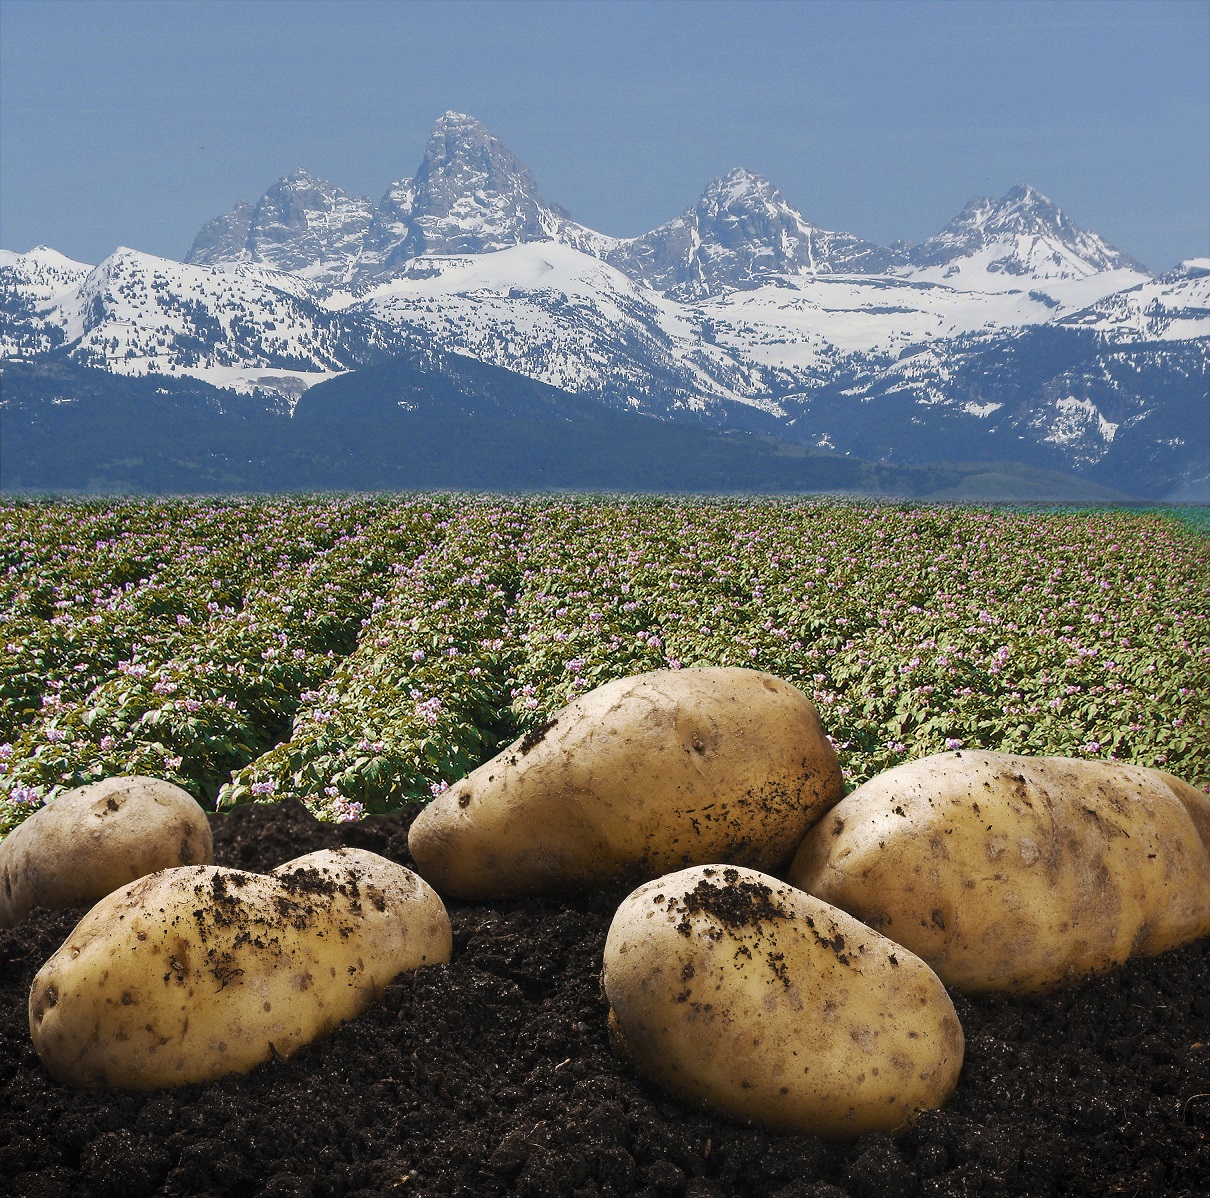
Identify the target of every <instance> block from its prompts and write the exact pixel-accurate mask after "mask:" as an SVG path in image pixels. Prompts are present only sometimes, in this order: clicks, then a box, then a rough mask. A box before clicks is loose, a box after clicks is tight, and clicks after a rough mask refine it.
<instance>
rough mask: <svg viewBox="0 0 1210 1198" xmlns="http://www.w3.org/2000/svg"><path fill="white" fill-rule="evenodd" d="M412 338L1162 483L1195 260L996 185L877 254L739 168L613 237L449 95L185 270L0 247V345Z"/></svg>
mask: <svg viewBox="0 0 1210 1198" xmlns="http://www.w3.org/2000/svg"><path fill="white" fill-rule="evenodd" d="M426 346H427V347H431V348H432V349H434V350H435V351H439V352H442V351H445V352H448V351H453V352H455V353H457V354H460V355H463V356H467V357H472V358H476V359H479V360H481V361H483V362H485V363H488V364H490V365H495V366H502V367H505V368H507V369H508V370H511V371H514V372H517V373H520V374H522V375H526V376H528V377H530V378H532V379H534V380H537V381H539V382H543V383H546V384H549V385H551V386H554V387H557V388H561V389H562V390H564V391H568V392H573V393H577V394H580V395H584V396H586V397H590V398H594V399H604V400H606V401H608V402H610V403H612V404H615V405H620V406H625V407H628V408H632V409H637V410H639V411H642V412H645V413H648V414H650V415H654V416H662V417H668V416H671V417H674V418H681V417H688V416H692V417H693V418H695V419H698V420H704V421H707V422H715V423H718V424H724V425H731V424H734V423H736V422H738V423H740V424H741V425H745V426H749V427H757V428H762V429H765V430H771V431H777V432H779V433H780V435H783V436H788V437H790V438H792V439H795V440H797V441H800V442H802V443H805V444H809V445H813V446H822V447H825V448H827V447H836V448H838V449H840V450H842V451H845V452H851V453H853V454H856V455H864V456H874V457H890V458H896V460H900V461H909V460H913V459H914V460H922V461H923V460H927V461H935V460H937V454H938V453H950V454H951V456H952V453H953V452H954V451H953V450H952V449H951V448H950V446H952V445H954V444H959V445H961V446H962V452H963V453H968V451H969V454H973V455H974V456H975V457H979V456H981V455H982V454H983V452H984V450H986V452H987V453H992V452H998V453H1000V455H1001V456H1002V457H1004V458H1005V459H1006V460H1022V461H1031V462H1035V463H1036V464H1041V465H1043V466H1045V467H1046V468H1047V469H1074V470H1077V471H1082V472H1086V473H1087V472H1093V473H1095V472H1096V471H1098V470H1100V471H1102V472H1104V471H1108V470H1110V467H1111V466H1112V467H1113V469H1115V470H1118V474H1119V475H1120V474H1122V471H1125V470H1126V469H1127V467H1126V466H1121V467H1120V468H1119V467H1118V466H1113V463H1114V462H1125V461H1126V459H1127V457H1129V459H1130V461H1131V462H1134V463H1135V464H1136V465H1137V463H1138V462H1141V461H1143V460H1144V459H1146V460H1147V462H1148V463H1150V464H1149V466H1148V469H1149V470H1153V469H1154V468H1155V463H1156V462H1162V461H1163V460H1164V457H1163V455H1164V452H1167V451H1165V450H1162V449H1158V448H1157V449H1155V452H1154V454H1152V456H1151V457H1147V454H1148V453H1151V450H1146V451H1144V449H1142V448H1138V447H1139V446H1144V445H1145V444H1147V445H1150V444H1152V442H1154V445H1155V446H1161V445H1166V446H1168V450H1170V451H1171V454H1172V456H1173V460H1174V461H1175V460H1176V459H1177V458H1180V459H1181V462H1182V463H1183V464H1181V465H1179V467H1178V466H1173V467H1172V469H1171V470H1170V471H1169V475H1171V477H1172V478H1173V479H1179V480H1185V482H1187V481H1189V480H1190V479H1193V480H1196V478H1197V477H1199V475H1198V471H1199V470H1202V467H1201V466H1200V465H1199V464H1198V463H1200V461H1201V458H1202V457H1205V456H1206V453H1205V452H1204V450H1203V449H1202V448H1198V447H1197V444H1196V443H1197V440H1198V432H1197V430H1198V428H1199V427H1200V426H1199V423H1198V422H1199V420H1200V412H1201V408H1199V404H1201V405H1202V407H1205V403H1204V402H1203V401H1204V395H1205V389H1206V387H1205V383H1206V377H1207V373H1208V369H1207V363H1208V362H1210V261H1208V260H1206V259H1194V260H1191V261H1190V262H1188V263H1185V264H1184V265H1183V266H1182V267H1181V268H1180V269H1178V270H1177V271H1174V272H1172V273H1170V274H1169V275H1165V276H1163V277H1162V278H1158V279H1156V278H1153V277H1152V276H1151V275H1150V274H1149V273H1148V272H1147V271H1146V270H1145V269H1144V268H1143V267H1141V266H1140V265H1139V264H1138V263H1137V262H1135V261H1134V260H1133V259H1131V258H1129V257H1128V256H1127V255H1125V254H1123V253H1121V252H1120V251H1118V250H1116V249H1114V248H1113V247H1111V246H1109V245H1107V244H1106V243H1105V241H1104V240H1103V239H1101V238H1100V237H1098V236H1097V235H1096V234H1095V233H1091V232H1087V231H1085V230H1083V229H1081V228H1079V227H1078V226H1077V225H1076V224H1075V223H1074V222H1073V221H1071V220H1070V218H1069V217H1067V216H1066V215H1065V214H1064V213H1063V212H1062V211H1061V210H1060V209H1059V208H1058V207H1057V206H1056V205H1055V204H1054V203H1053V202H1052V201H1050V200H1049V199H1047V198H1046V197H1045V196H1043V195H1041V194H1040V193H1038V192H1037V191H1035V190H1034V189H1032V188H1030V187H1028V186H1025V185H1021V186H1018V187H1015V188H1013V189H1012V190H1011V191H1009V192H1008V193H1007V194H1006V195H1005V196H1003V197H1002V198H1001V199H999V200H986V199H980V200H973V201H971V202H970V203H969V204H968V205H967V207H966V208H965V209H964V210H963V212H962V213H960V214H959V216H958V217H957V218H956V219H955V220H953V221H952V222H951V223H950V224H949V225H947V226H946V227H945V228H944V229H942V230H941V231H940V232H939V233H938V234H936V235H935V236H933V237H931V238H928V239H927V240H925V241H924V242H921V243H920V244H919V245H916V246H908V245H904V244H902V243H897V244H896V245H895V246H892V247H881V246H877V245H874V244H872V243H870V242H866V241H864V240H862V239H861V238H860V237H858V236H856V235H855V234H850V233H838V232H831V231H828V230H825V229H821V228H819V227H818V226H816V225H814V224H812V223H811V222H810V221H809V220H808V219H807V218H806V217H804V216H803V215H802V214H801V213H799V212H798V211H796V210H795V209H794V207H793V206H791V205H790V204H789V203H788V201H787V200H786V199H785V198H784V197H783V196H782V195H781V193H779V192H778V190H777V189H776V188H775V187H774V186H773V184H772V183H770V182H769V181H768V180H766V179H764V178H762V177H761V176H759V175H756V174H754V173H752V172H750V171H747V170H741V169H736V170H733V171H730V172H728V173H727V174H726V175H724V176H723V177H722V178H721V179H718V180H715V181H714V182H712V183H711V184H709V186H708V187H707V188H706V190H705V192H704V194H703V195H702V197H701V199H700V200H699V201H698V203H697V204H695V205H694V206H692V207H691V208H689V209H688V210H687V211H686V212H685V213H683V214H682V215H681V216H679V217H677V218H675V219H674V220H672V221H670V222H668V223H666V224H664V225H661V226H659V227H658V228H656V229H654V230H652V231H651V232H650V233H647V234H644V235H643V236H641V237H636V238H627V239H620V238H614V237H609V236H607V235H605V234H601V233H597V232H594V231H593V230H591V229H588V228H586V227H585V226H582V225H579V224H577V223H576V222H575V221H573V220H572V219H571V218H570V216H568V214H567V213H566V212H565V211H564V210H563V209H561V208H560V207H559V206H558V205H556V204H551V203H548V202H547V201H546V200H545V199H544V198H543V196H542V194H541V192H540V191H539V189H538V186H537V184H536V182H535V180H534V178H533V176H532V174H531V173H530V171H529V170H528V169H527V168H526V167H525V166H524V165H523V164H522V163H521V162H520V161H519V160H518V159H517V158H516V157H515V156H514V155H513V154H512V153H511V151H509V150H508V148H507V147H506V146H504V145H503V143H502V142H500V141H499V139H498V138H496V137H495V136H494V135H493V134H491V133H490V132H489V131H488V130H487V129H486V128H484V126H483V125H481V124H480V123H479V122H478V121H476V120H474V119H473V118H471V117H468V116H465V115H463V114H459V113H453V112H450V113H446V114H444V115H443V116H442V117H441V118H440V119H439V120H438V121H437V122H436V124H435V126H434V128H433V131H432V134H431V136H430V138H429V141H428V145H427V147H426V149H425V152H424V156H423V159H422V161H421V163H420V166H419V168H418V170H417V171H416V173H415V175H414V176H412V177H410V178H404V179H400V180H398V181H397V182H395V183H392V184H391V185H390V186H388V188H387V189H386V192H385V194H384V195H383V197H382V199H381V200H380V201H379V202H378V203H377V204H374V203H372V202H371V201H370V200H368V199H363V198H357V197H354V196H351V195H349V194H348V193H346V192H344V191H343V190H341V189H340V188H339V187H338V186H336V185H335V184H333V183H330V182H327V181H324V180H321V179H317V178H315V177H314V176H312V175H310V174H308V173H307V172H306V171H305V170H301V169H300V170H296V171H294V172H293V173H292V174H290V175H287V176H285V177H284V178H282V179H280V180H278V181H277V182H276V183H274V184H273V185H272V186H271V187H270V188H269V190H268V191H267V192H266V194H265V195H264V196H263V197H262V198H261V199H260V200H259V201H257V202H256V203H255V204H246V203H240V204H238V205H237V206H236V207H235V209H234V210H233V211H232V212H230V213H228V214H226V215H225V216H222V217H218V218H216V219H215V220H213V221H211V222H210V223H209V224H207V225H206V226H205V227H204V228H203V229H202V230H201V232H200V233H199V234H198V236H197V238H196V239H195V241H194V244H193V247H192V249H191V251H190V253H189V255H188V261H187V262H186V263H177V262H171V261H169V260H166V259H162V258H154V257H152V256H150V255H146V254H139V253H136V252H135V251H132V250H125V249H123V250H119V251H118V252H117V253H115V254H114V255H113V256H111V257H110V258H109V259H107V260H106V261H105V262H103V263H101V264H100V265H99V266H97V267H95V268H91V267H88V266H85V265H83V264H80V263H73V262H70V261H69V260H68V259H65V258H63V257H62V256H61V255H58V254H56V253H55V252H54V251H52V250H47V249H45V248H44V247H40V248H39V249H37V250H33V251H30V252H29V253H28V254H14V253H7V252H5V253H3V254H2V255H0V357H4V358H9V359H12V358H20V359H26V360H39V359H40V358H42V357H48V358H52V357H57V358H65V359H67V360H68V361H72V362H76V363H81V364H85V365H92V366H99V367H101V368H103V369H105V370H107V371H110V372H112V373H117V374H127V375H144V374H148V373H156V374H166V375H172V374H178V375H179V374H188V375H192V376H195V377H196V378H199V379H203V380H206V381H208V382H211V383H213V384H215V385H218V386H222V387H228V388H231V387H234V388H239V389H242V390H245V391H248V390H253V389H255V390H258V391H259V390H277V391H278V392H281V393H284V394H286V395H288V396H290V397H291V398H292V399H293V398H296V397H297V395H298V394H299V393H301V391H303V390H305V389H306V388H307V387H308V386H310V385H312V384H313V383H315V382H317V381H320V380H322V379H325V378H329V377H331V375H333V374H335V373H340V372H344V371H349V370H356V369H359V368H361V367H363V366H365V365H367V364H370V363H377V362H382V361H386V360H388V359H390V358H391V357H392V356H393V355H396V354H399V353H401V352H404V350H405V349H406V350H409V351H414V350H417V349H423V348H424V347H426ZM1165 404H1167V405H1168V408H1167V415H1165V414H1164V413H1162V412H1160V408H1161V407H1163V406H1164V405H1165ZM1173 413H1178V416H1173ZM1170 416H1171V417H1172V419H1169V417H1170ZM1173 421H1175V423H1173ZM1181 421H1184V424H1181ZM1161 426H1163V435H1162V436H1161V435H1160V429H1161ZM1186 426H1188V427H1187V428H1186ZM1182 429H1184V430H1185V431H1184V432H1182ZM938 430H944V435H938ZM1150 430H1154V434H1153V432H1152V431H1150ZM1149 437H1150V438H1151V440H1150V441H1148V438H1149ZM1123 445H1133V446H1135V448H1134V449H1131V450H1130V454H1125V451H1124V450H1123V449H1122V446H1123ZM980 446H982V448H980ZM1182 446H1184V448H1182ZM972 447H973V448H972ZM969 454H968V456H969ZM1124 455H1125V456H1124ZM1131 455H1133V456H1131ZM1182 455H1184V456H1183V457H1182ZM1199 455H1200V456H1199ZM1190 462H1192V463H1193V464H1192V465H1190V464H1189V463H1190ZM1106 463H1109V465H1108V466H1107V465H1106ZM1131 468H1133V467H1131ZM1207 472H1210V466H1207V468H1206V469H1205V470H1203V471H1202V473H1203V475H1204V474H1205V473H1207ZM1106 477H1108V476H1106ZM1114 477H1115V478H1116V477H1118V476H1117V475H1115V476H1114ZM1119 481H1120V480H1119ZM1114 485H1116V484H1114ZM1149 485H1150V484H1149ZM1155 485H1156V486H1159V485H1161V483H1159V482H1157V483H1156V484H1155ZM1181 485H1184V483H1182V484H1181ZM1195 485H1196V482H1195Z"/></svg>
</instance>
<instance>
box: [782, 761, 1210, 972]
mask: <svg viewBox="0 0 1210 1198" xmlns="http://www.w3.org/2000/svg"><path fill="white" fill-rule="evenodd" d="M1199 825H1200V827H1201V828H1202V829H1203V835H1206V836H1207V839H1206V840H1203V839H1202V836H1199V834H1198V826H1199ZM1207 833H1210V803H1208V802H1207V800H1206V797H1205V796H1204V795H1202V794H1200V793H1199V792H1198V791H1195V790H1194V789H1193V788H1192V787H1191V786H1187V785H1186V784H1185V783H1183V782H1180V781H1179V780H1178V779H1176V778H1173V777H1172V776H1171V775H1168V774H1163V773H1160V772H1159V771H1158V770H1149V769H1144V768H1142V767H1140V766H1131V765H1122V764H1119V763H1117V762H1107V761H1077V760H1071V759H1067V758H1062V757H1018V756H1012V755H1009V754H1004V753H985V752H968V751H966V750H961V751H959V752H953V753H940V754H937V755H936V756H933V757H925V758H923V759H921V760H919V761H914V762H910V763H908V764H906V765H901V766H898V767H896V768H895V769H892V770H889V771H888V772H886V773H884V774H879V775H878V776H877V777H875V778H871V779H870V781H868V782H866V783H865V784H864V785H863V786H860V787H858V788H857V789H856V790H855V791H853V793H852V794H850V795H848V796H847V797H846V798H845V799H844V800H843V801H842V802H840V803H839V804H837V805H836V807H835V808H833V810H832V811H831V812H830V813H829V815H828V816H827V817H826V818H825V819H823V820H821V821H820V823H819V824H818V825H817V826H816V827H815V828H813V829H812V830H811V832H810V833H809V834H808V836H807V837H806V839H805V840H804V842H803V844H802V847H801V848H800V849H799V851H798V853H797V855H796V856H795V859H794V862H793V864H792V866H791V868H790V873H789V878H790V881H791V882H792V883H793V884H794V885H795V886H800V887H802V889H803V890H808V891H810V892H811V893H812V894H814V895H818V896H819V897H820V898H822V899H824V900H826V901H827V902H829V903H834V904H835V905H836V906H838V907H842V908H844V910H846V911H849V912H851V913H852V914H853V915H855V916H857V918H858V919H860V920H862V921H863V922H864V923H868V924H869V925H870V926H871V927H875V928H878V929H879V930H880V931H882V932H884V933H885V934H886V935H887V936H890V937H891V938H892V939H894V940H897V941H899V943H900V944H903V945H905V946H906V947H907V948H910V949H911V950H912V951H913V952H914V953H916V954H917V955H918V956H920V957H922V958H924V960H925V961H927V962H928V963H929V964H930V965H931V966H932V967H933V968H934V969H935V970H936V971H937V973H938V974H939V975H940V977H941V979H942V980H943V981H944V982H945V983H946V985H949V986H953V987H956V988H957V989H960V990H966V991H981V990H1010V991H1020V992H1031V991H1040V990H1045V989H1048V988H1050V987H1053V986H1058V985H1062V984H1064V983H1068V982H1072V981H1074V980H1076V979H1078V978H1081V977H1084V976H1085V975H1087V974H1091V973H1095V972H1098V971H1101V970H1106V969H1111V968H1113V967H1114V966H1116V965H1120V964H1121V963H1122V962H1123V961H1125V960H1126V959H1127V958H1128V957H1130V956H1132V955H1134V954H1147V955H1152V954H1155V953H1161V952H1164V951H1165V950H1166V949H1169V948H1174V947H1176V946H1177V945H1180V944H1185V943H1187V942H1188V941H1191V940H1195V939H1197V938H1198V937H1199V936H1204V935H1206V934H1207V932H1210V855H1208V843H1207V842H1208V841H1210V835H1207Z"/></svg>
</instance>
